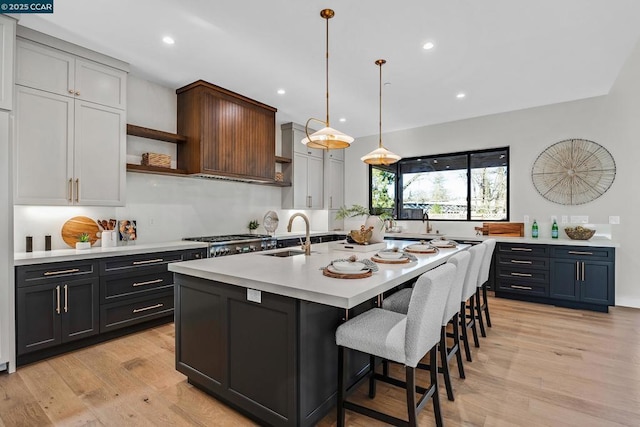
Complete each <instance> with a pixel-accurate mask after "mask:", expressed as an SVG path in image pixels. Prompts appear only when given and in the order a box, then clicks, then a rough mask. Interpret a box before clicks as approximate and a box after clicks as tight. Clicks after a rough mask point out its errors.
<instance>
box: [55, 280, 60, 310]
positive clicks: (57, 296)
mask: <svg viewBox="0 0 640 427" xmlns="http://www.w3.org/2000/svg"><path fill="white" fill-rule="evenodd" d="M56 313H57V314H60V285H58V286H56Z"/></svg>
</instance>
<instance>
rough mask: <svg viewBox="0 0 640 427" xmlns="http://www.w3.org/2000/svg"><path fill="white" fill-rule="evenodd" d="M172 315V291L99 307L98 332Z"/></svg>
mask: <svg viewBox="0 0 640 427" xmlns="http://www.w3.org/2000/svg"><path fill="white" fill-rule="evenodd" d="M172 314H173V289H171V290H169V291H167V292H164V293H162V294H160V295H154V296H153V297H152V298H135V299H130V300H126V301H123V302H119V303H113V304H105V305H103V306H101V307H100V332H101V333H102V332H108V331H111V330H114V329H120V328H125V327H127V326H131V325H135V324H136V323H142V322H146V321H148V320H152V319H156V318H159V317H164V316H169V315H172Z"/></svg>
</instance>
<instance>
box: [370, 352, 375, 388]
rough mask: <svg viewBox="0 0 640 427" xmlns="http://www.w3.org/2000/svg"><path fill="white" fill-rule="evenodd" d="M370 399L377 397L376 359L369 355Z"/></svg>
mask: <svg viewBox="0 0 640 427" xmlns="http://www.w3.org/2000/svg"><path fill="white" fill-rule="evenodd" d="M369 397H370V398H371V399H373V398H375V397H376V357H375V356H374V355H373V354H370V355H369Z"/></svg>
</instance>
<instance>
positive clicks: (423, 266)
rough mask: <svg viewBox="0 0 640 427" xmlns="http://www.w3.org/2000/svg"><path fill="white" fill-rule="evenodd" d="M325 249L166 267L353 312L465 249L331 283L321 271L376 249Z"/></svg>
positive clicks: (324, 245)
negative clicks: (335, 261)
mask: <svg viewBox="0 0 640 427" xmlns="http://www.w3.org/2000/svg"><path fill="white" fill-rule="evenodd" d="M414 243H415V242H410V241H389V242H388V247H391V246H399V247H404V246H407V245H410V244H414ZM330 245H331V243H318V244H314V245H312V247H311V250H312V254H311V256H305V255H304V254H301V255H294V256H290V257H287V258H279V257H274V256H267V255H265V254H267V253H272V252H279V251H283V250H287V249H276V250H271V251H264V252H258V253H248V254H243V255H238V256H227V257H221V258H208V259H202V260H194V261H185V262H177V263H172V264H169V271H173V272H175V273H180V274H185V275H188V276H194V277H199V278H202V279H208V280H215V281H219V282H223V283H227V284H231V285H236V286H241V287H244V288H251V289H257V290H260V291H264V292H270V293H274V294H277V295H284V296H288V297H292V298H299V299H302V300H305V301H311V302H316V303H320V304H326V305H331V306H334V307H340V308H353V307H355V306H357V305H358V304H361V303H362V302H365V301H367V300H368V299H370V298H374V297H376V296H377V295H379V294H381V293H383V292H385V291H387V290H389V289H392V288H394V287H395V286H398V285H400V284H402V283H404V282H406V281H408V280H410V279H412V278H415V277H418V276H419V275H421V274H422V273H424V272H426V271H428V270H430V269H432V268H434V267H436V266H438V265H440V264H442V263H444V262H446V260H447V259H448V258H449V257H450V256H451V255H453V254H454V253H456V252H458V251H460V250H463V249H466V248H467V247H468V245H459V247H458V248H455V249H440V251H439V252H438V253H436V254H415V255H416V257H417V258H418V261H415V262H410V263H408V264H377V265H378V268H379V271H378V272H376V273H373V275H372V276H371V277H367V278H363V279H335V278H331V277H326V276H324V275H323V274H322V270H321V269H320V268H321V267H326V266H327V265H328V264H329V263H330V262H331V261H333V260H335V259H339V258H347V257H349V256H350V255H353V254H355V255H356V256H357V257H358V258H360V259H364V258H370V257H371V256H372V255H374V254H375V253H376V252H377V251H370V252H351V251H344V250H333V249H331V248H330Z"/></svg>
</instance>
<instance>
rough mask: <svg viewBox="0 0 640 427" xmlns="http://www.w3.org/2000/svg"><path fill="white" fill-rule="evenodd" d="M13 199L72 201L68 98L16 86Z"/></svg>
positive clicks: (70, 106)
mask: <svg viewBox="0 0 640 427" xmlns="http://www.w3.org/2000/svg"><path fill="white" fill-rule="evenodd" d="M15 101H16V102H15V112H16V113H15V114H16V116H15V118H16V120H15V123H16V127H15V135H14V137H15V145H14V159H15V163H14V178H15V179H14V202H15V203H16V204H27V205H29V204H36V205H39V204H44V205H69V204H71V203H72V185H71V184H72V182H71V179H72V177H73V150H72V146H73V129H74V117H73V104H74V101H73V99H72V98H68V97H65V96H60V95H57V94H54V93H49V92H44V91H41V90H34V89H30V88H26V87H21V86H16V99H15Z"/></svg>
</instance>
